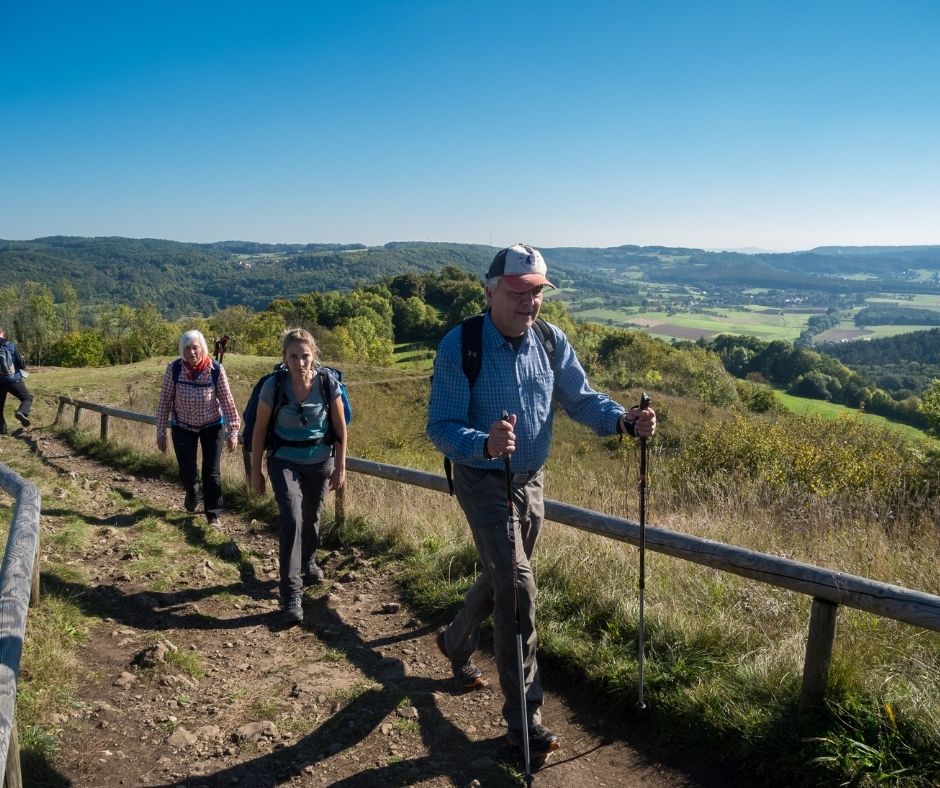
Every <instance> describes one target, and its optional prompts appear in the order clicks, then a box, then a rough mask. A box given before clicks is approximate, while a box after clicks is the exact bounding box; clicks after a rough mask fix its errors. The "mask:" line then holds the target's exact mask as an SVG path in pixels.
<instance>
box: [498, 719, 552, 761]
mask: <svg viewBox="0 0 940 788" xmlns="http://www.w3.org/2000/svg"><path fill="white" fill-rule="evenodd" d="M506 739H507V740H508V741H509V743H510V744H511V745H512V746H513V747H518V748H519V749H520V751H521V750H522V749H523V743H522V731H521V730H520V729H519V728H510V729H509V730H508V731H506ZM559 747H561V740H560V739H559V738H558V736H557V735H556V734H554V733H552V731H550V730H549V729H548V728H546V727H545V726H544V725H533V726H532V727H531V728H529V757H530V758H532V759H540V758H544V757H545V756H546V755H548V754H549V753H550V752H554V751H555V750H557V749H558V748H559Z"/></svg>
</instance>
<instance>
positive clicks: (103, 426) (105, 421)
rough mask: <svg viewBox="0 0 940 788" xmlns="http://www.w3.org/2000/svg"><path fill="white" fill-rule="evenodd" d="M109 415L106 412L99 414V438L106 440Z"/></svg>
mask: <svg viewBox="0 0 940 788" xmlns="http://www.w3.org/2000/svg"><path fill="white" fill-rule="evenodd" d="M109 418H110V417H109V416H108V414H107V413H102V414H101V440H103V441H106V440H107V439H108V420H109Z"/></svg>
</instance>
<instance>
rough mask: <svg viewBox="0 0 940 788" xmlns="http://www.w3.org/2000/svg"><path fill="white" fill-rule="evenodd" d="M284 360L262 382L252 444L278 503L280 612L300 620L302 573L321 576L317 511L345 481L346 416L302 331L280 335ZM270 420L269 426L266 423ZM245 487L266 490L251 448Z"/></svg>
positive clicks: (315, 578)
mask: <svg viewBox="0 0 940 788" xmlns="http://www.w3.org/2000/svg"><path fill="white" fill-rule="evenodd" d="M283 356H284V364H285V365H286V367H287V370H286V372H285V371H283V370H281V371H279V372H277V373H276V374H274V375H272V376H271V377H270V378H269V379H268V380H267V381H266V382H265V384H264V386H263V387H262V389H261V392H260V395H259V397H258V413H257V417H256V420H255V426H254V431H253V433H252V446H258V447H260V446H266V448H267V458H268V478H269V479H270V480H271V488H272V490H273V492H274V498H275V500H277V504H278V508H279V509H280V549H279V565H280V575H281V578H280V589H279V590H280V595H281V610H282V611H283V614H284V617H285V620H286V622H287V623H288V624H299V623H300V622H301V621H302V620H303V610H302V608H301V600H302V598H303V579H302V577H301V572H303V574H304V575H306V577H307V579H308V580H309V581H311V582H320V581H321V580H322V579H323V570H322V569H321V568H320V567H319V566H317V563H316V551H317V547H319V543H320V512H321V511H322V509H323V503H324V499H325V497H326V493H327V490H338V489H339V488H340V487H342V486H343V484H344V483H345V481H346V440H347V432H346V420H345V418H344V415H343V400H342V395H341V393H340V389H339V385H338V383H337V382H336V380H335V379H334V378H333V377H332V376H331V375H328V374H325V373H321V372H320V369H319V360H320V351H319V348H318V347H317V343H316V341H315V340H314V338H313V337H312V336H311V335H310V333H309V332H308V331H306V330H305V329H302V328H293V329H291V330H289V331H288V332H287V333H286V334H285V335H284V341H283ZM272 418H273V419H274V424H273V430H271V432H270V433H269V430H268V425H269V423H270V422H271V420H272ZM251 457H252V461H251V486H252V488H253V489H254V490H255V492H257V493H264V476H263V474H262V472H261V452H260V451H253V452H252V453H251Z"/></svg>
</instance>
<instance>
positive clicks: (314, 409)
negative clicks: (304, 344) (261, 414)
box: [258, 370, 340, 465]
mask: <svg viewBox="0 0 940 788" xmlns="http://www.w3.org/2000/svg"><path fill="white" fill-rule="evenodd" d="M274 380H275V378H274V376H273V375H272V376H271V377H270V378H268V380H266V381H265V383H264V386H262V387H261V392H260V394H259V395H258V396H259V399H260V400H261V402H264V403H265V404H266V405H268V406H270V407H271V408H274V402H273V397H274ZM327 388H328V389H329V392H330V393H329V396H330V401H331V402H333V401H335V400H336V398H337V397H338V396H339V395H340V393H339V385H338V384H337V383H336V381H335V380H333V378H332V376H329V375H328V376H327ZM278 396H279V398H280V400H281V403H283V404H281V405H280V407H279V408H278V409H277V413H276V415H275V421H274V431H275V432H276V433H277V435H278V436H279V437H281V438H284V439H285V440H290V441H303V440H309V439H311V438H322V437H323V436H324V435H326V430H327V420H328V419H329V411H328V410H327V408H326V406H325V404H324V402H323V386H322V383H321V376H320V374H319V370H318V372H317V374H315V375H314V377H313V386H312V387H311V388H310V393H309V394H308V395H307V397H306V398H305V399H304V401H303V402H300V401H299V400H298V399H297V397H296V395H295V394H294V387H293V386H292V385H291V382H290V376H289V375H287V374H285V375H284V376H283V378H282V380H281V391H280V393H279V395H278ZM285 397H286V402H285ZM304 421H306V422H307V423H306V424H304ZM332 453H333V452H332V447H331V446H330V444H328V443H318V444H316V445H314V446H281V447H279V448H278V449H277V450H276V451H275V452H274V455H273V456H275V457H277V459H279V460H288V461H290V462H296V463H300V464H303V465H313V464H315V463H320V462H324V461H325V460H327V459H329V457H330V455H331V454H332Z"/></svg>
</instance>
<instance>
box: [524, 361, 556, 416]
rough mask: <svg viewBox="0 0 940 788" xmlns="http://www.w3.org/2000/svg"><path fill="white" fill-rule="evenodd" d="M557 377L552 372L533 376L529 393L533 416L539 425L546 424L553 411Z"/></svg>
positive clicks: (538, 373)
mask: <svg viewBox="0 0 940 788" xmlns="http://www.w3.org/2000/svg"><path fill="white" fill-rule="evenodd" d="M554 386H555V376H554V375H552V373H551V372H537V373H535V374H534V375H533V376H532V386H531V387H530V388H531V390H530V391H529V392H528V396H529V397H530V398H531V399H530V406H531V408H532V414H533V416H534V417H535V422H536V423H537V424H541V423H544V421H545V420H546V419H547V418H548V414H549V412H550V411H551V409H552V392H553V390H554Z"/></svg>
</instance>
